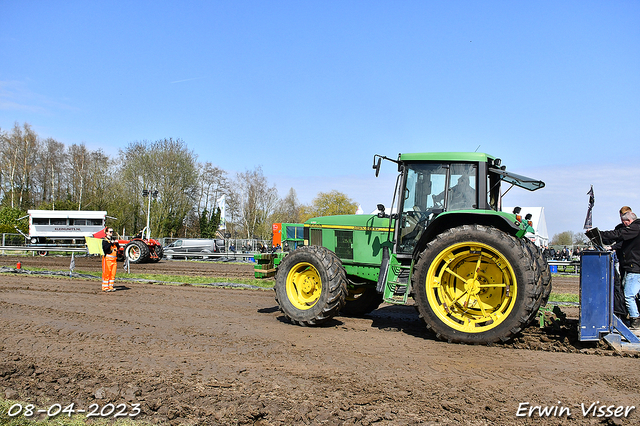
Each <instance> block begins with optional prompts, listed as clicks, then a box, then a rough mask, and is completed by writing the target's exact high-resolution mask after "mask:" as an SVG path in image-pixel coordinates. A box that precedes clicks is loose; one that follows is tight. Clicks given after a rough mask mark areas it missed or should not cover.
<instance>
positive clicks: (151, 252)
mask: <svg viewBox="0 0 640 426" xmlns="http://www.w3.org/2000/svg"><path fill="white" fill-rule="evenodd" d="M145 230H146V228H145V229H143V230H142V231H140V232H138V234H136V235H135V236H134V237H133V238H131V239H130V240H125V239H121V238H120V235H118V244H119V245H120V247H119V249H118V260H124V259H125V258H126V259H128V260H129V263H151V262H153V263H155V262H159V261H160V259H162V256H163V255H164V252H163V250H162V244H161V243H160V241H158V240H154V239H152V238H144V231H145ZM101 233H102V235H100V234H101ZM93 236H94V237H97V238H103V237H104V231H101V232H98V233H96V234H94V235H93Z"/></svg>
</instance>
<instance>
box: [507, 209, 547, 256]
mask: <svg viewBox="0 0 640 426" xmlns="http://www.w3.org/2000/svg"><path fill="white" fill-rule="evenodd" d="M502 211H505V212H509V213H511V212H513V207H503V208H502ZM529 213H531V222H532V223H533V224H532V226H533V229H535V231H536V232H535V234H531V233H529V234H527V237H528V238H529V239H530V240H531V241H533V242H534V243H535V245H537V246H538V247H544V246H547V245H549V232H548V231H547V219H546V218H545V217H544V207H522V210H521V211H520V215H521V216H522V218H523V219H524V217H525V216H526V215H527V214H529Z"/></svg>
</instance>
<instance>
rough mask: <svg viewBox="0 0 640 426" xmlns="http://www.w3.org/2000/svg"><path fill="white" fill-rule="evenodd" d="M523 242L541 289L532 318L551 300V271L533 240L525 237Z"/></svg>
mask: <svg viewBox="0 0 640 426" xmlns="http://www.w3.org/2000/svg"><path fill="white" fill-rule="evenodd" d="M522 243H523V244H524V246H525V248H526V249H527V251H528V253H529V254H530V256H531V263H532V265H533V266H534V270H535V276H536V280H537V283H538V290H539V291H540V294H539V295H538V296H537V300H536V304H535V306H534V309H533V311H532V312H531V316H532V318H535V317H536V315H537V314H538V309H540V307H541V306H546V305H547V302H548V301H549V296H550V295H551V271H550V270H549V264H548V263H547V259H545V257H544V256H543V254H542V252H541V251H540V250H539V249H538V247H536V245H535V244H534V243H533V242H531V241H530V240H529V239H527V238H523V239H522Z"/></svg>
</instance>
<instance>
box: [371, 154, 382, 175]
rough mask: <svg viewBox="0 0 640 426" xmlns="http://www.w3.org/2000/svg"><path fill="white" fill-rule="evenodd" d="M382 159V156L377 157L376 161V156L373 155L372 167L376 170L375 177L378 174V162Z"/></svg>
mask: <svg viewBox="0 0 640 426" xmlns="http://www.w3.org/2000/svg"><path fill="white" fill-rule="evenodd" d="M381 161H382V157H378V161H376V158H375V157H373V168H374V169H375V171H376V177H378V175H379V174H380V162H381Z"/></svg>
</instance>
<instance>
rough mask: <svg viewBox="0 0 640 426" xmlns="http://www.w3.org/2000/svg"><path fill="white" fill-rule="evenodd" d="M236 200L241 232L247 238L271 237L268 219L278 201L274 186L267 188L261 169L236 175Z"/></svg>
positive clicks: (267, 183)
mask: <svg viewBox="0 0 640 426" xmlns="http://www.w3.org/2000/svg"><path fill="white" fill-rule="evenodd" d="M236 185H237V191H236V194H237V199H238V201H239V207H240V218H241V221H242V227H243V232H244V233H245V234H246V237H247V238H253V237H254V236H256V237H259V238H262V239H267V238H269V236H270V235H271V223H270V222H269V221H268V218H269V217H270V216H271V214H272V213H273V210H274V208H275V205H276V203H277V201H278V191H277V189H276V187H275V186H269V182H268V181H267V178H266V177H265V176H264V174H263V173H262V167H259V166H258V167H256V168H255V169H254V170H252V171H249V170H247V171H246V172H244V173H238V175H237V182H236Z"/></svg>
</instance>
